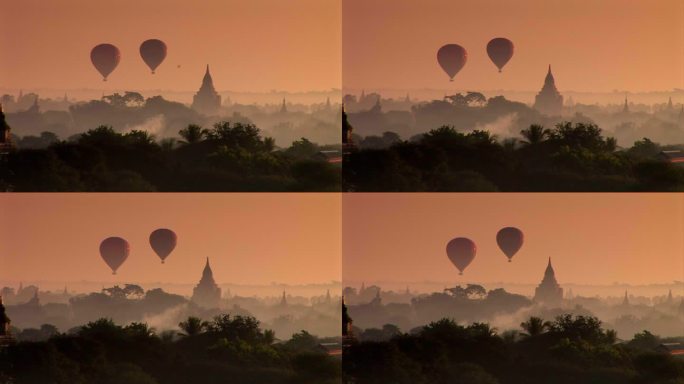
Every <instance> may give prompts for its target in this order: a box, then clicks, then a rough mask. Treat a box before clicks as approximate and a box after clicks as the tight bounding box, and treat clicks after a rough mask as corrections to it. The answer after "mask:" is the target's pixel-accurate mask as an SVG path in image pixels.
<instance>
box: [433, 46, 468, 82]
mask: <svg viewBox="0 0 684 384" xmlns="http://www.w3.org/2000/svg"><path fill="white" fill-rule="evenodd" d="M466 61H468V52H466V50H465V48H463V47H461V46H460V45H458V44H447V45H445V46H443V47H442V48H440V49H439V50H438V51H437V62H438V63H439V65H440V66H441V67H442V69H443V70H444V72H446V74H447V75H449V81H454V76H456V74H457V73H458V72H459V71H460V70H461V69H462V68H463V66H464V65H465V64H466Z"/></svg>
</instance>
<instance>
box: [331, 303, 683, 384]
mask: <svg viewBox="0 0 684 384" xmlns="http://www.w3.org/2000/svg"><path fill="white" fill-rule="evenodd" d="M521 327H522V332H518V331H506V332H503V333H502V334H498V333H497V330H496V329H494V328H492V327H490V326H489V325H488V324H486V323H473V324H471V325H469V326H461V325H458V324H456V323H455V322H454V321H453V320H450V319H443V320H440V321H437V322H433V323H430V324H429V325H427V326H425V327H422V328H421V329H420V330H416V331H415V332H412V334H402V333H400V332H398V330H397V329H396V327H392V326H386V327H384V328H383V330H377V331H376V332H372V334H373V335H374V336H375V337H374V338H375V339H376V341H361V342H359V343H357V344H354V345H352V346H350V347H349V348H348V349H347V350H346V351H345V353H344V376H345V382H347V383H359V384H362V383H373V384H375V383H378V384H379V383H411V384H420V383H431V384H432V383H445V384H446V383H468V384H497V383H500V384H518V383H521V384H522V383H524V384H537V383H538V384H548V383H556V384H565V383H567V384H571V383H572V384H574V383H596V384H612V383H615V384H618V383H620V384H624V383H635V384H636V383H639V384H646V383H648V384H676V383H684V360H682V359H678V358H676V357H673V356H671V355H670V354H668V353H667V352H664V351H661V350H660V349H659V345H660V344H661V343H662V342H663V340H660V339H659V338H658V337H657V336H655V335H652V334H651V333H649V332H647V331H644V332H642V333H639V334H636V335H635V336H634V338H633V339H632V340H630V341H626V342H621V341H619V340H617V339H616V334H615V332H614V331H612V330H605V329H603V328H602V327H601V322H600V321H599V320H598V319H596V318H595V317H591V316H574V317H573V316H572V315H561V316H558V317H557V318H556V319H555V320H554V321H547V322H545V321H543V320H542V319H540V318H536V317H532V318H530V319H529V320H527V321H525V322H523V323H522V324H521ZM380 335H382V336H384V339H381V340H379V341H377V336H380ZM682 339H684V338H682ZM670 341H674V340H670ZM676 341H679V342H682V341H684V340H676Z"/></svg>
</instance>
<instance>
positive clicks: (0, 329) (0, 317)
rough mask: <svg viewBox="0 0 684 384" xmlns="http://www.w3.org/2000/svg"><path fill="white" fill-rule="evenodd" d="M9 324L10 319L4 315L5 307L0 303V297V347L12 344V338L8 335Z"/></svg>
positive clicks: (0, 301)
mask: <svg viewBox="0 0 684 384" xmlns="http://www.w3.org/2000/svg"><path fill="white" fill-rule="evenodd" d="M10 324H11V321H10V318H9V317H8V316H7V313H5V305H4V304H3V303H2V296H0V347H3V346H6V345H8V344H12V343H13V342H14V338H13V337H12V334H11V333H10Z"/></svg>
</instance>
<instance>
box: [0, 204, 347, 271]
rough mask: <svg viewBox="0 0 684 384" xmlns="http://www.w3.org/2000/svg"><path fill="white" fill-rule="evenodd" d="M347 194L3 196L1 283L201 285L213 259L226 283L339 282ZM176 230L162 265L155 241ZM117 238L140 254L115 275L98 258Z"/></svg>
mask: <svg viewBox="0 0 684 384" xmlns="http://www.w3.org/2000/svg"><path fill="white" fill-rule="evenodd" d="M340 209H341V197H340V195H338V194H322V193H321V194H287V193H277V194H276V193H273V194H268V193H250V194H236V193H221V194H202V193H191V194H171V193H168V194H162V193H154V194H151V193H148V194H135V193H125V194H103V193H99V194H75V193H74V194H58V193H45V194H28V193H27V194H0V244H1V246H0V249H1V251H0V280H2V281H24V282H25V283H27V282H31V281H39V280H40V281H81V280H88V281H111V282H115V283H119V284H121V283H127V282H128V283H130V282H138V283H149V282H162V283H164V282H166V283H181V282H182V283H188V282H192V283H196V282H197V281H199V278H200V277H201V273H202V268H203V267H204V263H205V258H206V257H210V261H211V265H212V268H213V271H214V277H215V279H216V281H217V283H219V284H226V283H235V284H270V283H271V282H279V283H287V284H306V283H326V282H330V281H333V280H335V281H340V276H341V261H340V260H341V251H340V248H341V247H340V242H341V217H340ZM159 227H167V228H170V229H172V230H174V231H175V232H176V234H177V236H178V245H177V247H176V249H175V250H174V251H173V253H172V254H171V255H170V256H169V257H168V258H167V259H166V263H165V264H163V265H162V264H161V263H160V260H159V259H158V257H157V255H156V254H155V253H154V252H153V251H152V249H151V248H150V246H149V243H148V237H149V234H150V232H151V231H153V230H155V229H157V228H159ZM109 236H120V237H123V238H125V239H127V240H128V242H129V244H130V247H131V254H130V256H129V257H128V259H127V260H126V262H125V263H124V264H123V266H121V268H119V271H118V273H117V275H116V276H113V275H112V274H111V270H109V268H108V267H107V265H106V264H105V263H104V262H103V260H102V259H101V258H100V255H99V250H98V249H99V244H100V241H102V240H103V239H104V238H106V237H109Z"/></svg>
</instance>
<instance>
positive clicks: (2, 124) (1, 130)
mask: <svg viewBox="0 0 684 384" xmlns="http://www.w3.org/2000/svg"><path fill="white" fill-rule="evenodd" d="M12 147H13V145H12V134H11V128H10V126H9V124H7V120H5V112H4V111H3V110H2V104H0V154H2V153H7V152H9V151H10V150H11V149H12Z"/></svg>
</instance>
